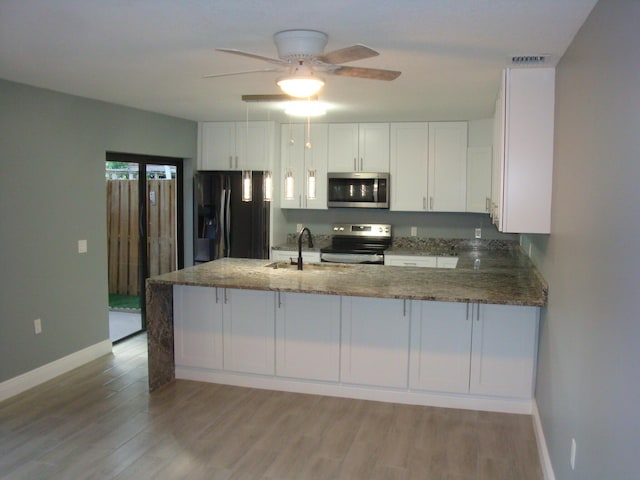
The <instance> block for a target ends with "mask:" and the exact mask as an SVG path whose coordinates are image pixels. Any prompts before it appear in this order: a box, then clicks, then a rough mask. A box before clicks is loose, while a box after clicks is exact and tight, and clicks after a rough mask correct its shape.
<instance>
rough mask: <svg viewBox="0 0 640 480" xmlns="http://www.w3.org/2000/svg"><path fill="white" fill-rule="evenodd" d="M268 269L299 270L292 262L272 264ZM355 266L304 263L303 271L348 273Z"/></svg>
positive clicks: (267, 265)
mask: <svg viewBox="0 0 640 480" xmlns="http://www.w3.org/2000/svg"><path fill="white" fill-rule="evenodd" d="M265 267H267V268H272V269H274V270H297V269H298V264H296V263H290V262H271V263H268V264H266V265H265ZM352 267H353V265H348V264H344V263H314V262H304V263H303V265H302V269H303V270H302V271H303V272H304V271H306V270H312V271H316V272H319V271H327V272H328V271H336V270H337V271H343V272H344V271H346V270H347V269H349V268H352Z"/></svg>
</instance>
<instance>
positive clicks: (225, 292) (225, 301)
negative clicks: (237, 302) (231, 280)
mask: <svg viewBox="0 0 640 480" xmlns="http://www.w3.org/2000/svg"><path fill="white" fill-rule="evenodd" d="M227 301H228V299H227V289H226V288H225V289H224V303H225V305H226V304H227Z"/></svg>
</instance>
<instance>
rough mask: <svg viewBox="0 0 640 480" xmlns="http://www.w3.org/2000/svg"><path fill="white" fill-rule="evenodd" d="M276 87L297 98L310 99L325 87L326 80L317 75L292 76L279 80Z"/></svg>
mask: <svg viewBox="0 0 640 480" xmlns="http://www.w3.org/2000/svg"><path fill="white" fill-rule="evenodd" d="M276 85H278V87H280V89H281V90H282V91H283V92H284V93H286V94H287V95H290V96H292V97H296V98H308V97H312V96H314V95H315V94H317V93H318V92H319V91H320V89H321V88H322V87H324V80H322V79H321V78H320V77H316V76H315V75H292V76H289V77H283V78H280V79H278V81H277V82H276Z"/></svg>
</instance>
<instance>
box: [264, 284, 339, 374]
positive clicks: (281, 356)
mask: <svg viewBox="0 0 640 480" xmlns="http://www.w3.org/2000/svg"><path fill="white" fill-rule="evenodd" d="M276 375H278V376H282V377H292V378H301V379H309V380H322V381H331V382H337V381H338V380H339V379H340V297H338V296H336V295H312V294H305V293H279V294H278V300H277V308H276Z"/></svg>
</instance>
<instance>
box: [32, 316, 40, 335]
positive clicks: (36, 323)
mask: <svg viewBox="0 0 640 480" xmlns="http://www.w3.org/2000/svg"><path fill="white" fill-rule="evenodd" d="M33 331H34V332H35V334H36V335H39V334H41V333H42V321H41V320H40V319H39V318H36V319H35V320H34V321H33Z"/></svg>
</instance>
